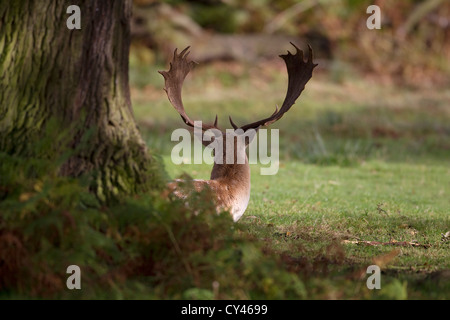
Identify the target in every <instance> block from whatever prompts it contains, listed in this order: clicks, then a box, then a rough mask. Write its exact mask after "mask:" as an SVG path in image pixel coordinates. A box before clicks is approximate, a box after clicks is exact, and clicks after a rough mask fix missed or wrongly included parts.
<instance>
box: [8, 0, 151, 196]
mask: <svg viewBox="0 0 450 320" xmlns="http://www.w3.org/2000/svg"><path fill="white" fill-rule="evenodd" d="M70 5H77V6H79V8H80V9H81V29H80V30H77V29H73V30H69V29H68V27H67V25H66V21H67V19H68V18H69V17H70V16H71V15H72V13H71V12H70V13H67V12H66V11H67V8H68V7H69V6H70ZM131 8H132V6H131V0H114V1H105V0H69V1H64V0H58V1H54V0H45V1H42V0H40V1H37V0H36V1H33V0H18V1H2V3H1V4H0V151H4V152H8V153H11V154H21V155H27V156H36V152H35V151H34V153H33V152H32V151H30V150H32V144H33V143H35V142H36V137H40V134H41V133H42V132H43V131H44V127H45V125H46V124H47V123H49V120H50V119H56V121H57V123H58V124H60V125H61V127H70V128H71V130H70V137H69V141H70V143H69V146H70V148H72V150H73V151H72V152H73V154H72V155H71V156H70V158H69V160H67V161H66V162H65V163H64V164H63V165H62V167H61V173H62V174H64V175H70V176H80V175H81V174H84V173H87V172H89V173H90V174H92V175H93V177H94V181H93V185H92V186H93V188H94V189H95V192H96V194H97V196H98V197H99V199H100V200H109V199H110V198H114V197H115V196H116V195H118V194H120V193H134V192H136V191H138V190H140V188H141V187H143V186H148V183H149V182H151V181H153V182H155V183H159V182H156V180H158V179H157V178H156V176H155V175H154V174H153V172H155V170H154V169H152V167H153V164H154V161H153V160H152V158H151V157H150V156H149V155H148V153H147V148H146V145H145V143H144V141H143V140H142V138H141V136H140V133H139V130H138V128H137V126H136V123H135V120H134V116H133V111H132V108H131V102H130V91H129V86H128V53H129V46H130V28H129V22H130V18H131ZM87 133H89V134H87ZM86 137H88V140H87V141H85V142H84V143H83V146H82V147H81V148H80V144H81V143H82V141H83V140H82V139H85V140H86ZM57 138H58V137H56V136H55V140H57ZM30 152H32V154H30ZM44 152H45V150H44ZM149 180H150V181H149Z"/></svg>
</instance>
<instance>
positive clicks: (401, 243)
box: [342, 240, 431, 249]
mask: <svg viewBox="0 0 450 320" xmlns="http://www.w3.org/2000/svg"><path fill="white" fill-rule="evenodd" d="M342 243H344V244H358V245H359V244H363V245H366V246H398V247H422V248H425V249H427V248H429V247H431V244H422V243H418V242H410V241H395V240H392V241H389V242H380V241H366V240H343V241H342Z"/></svg>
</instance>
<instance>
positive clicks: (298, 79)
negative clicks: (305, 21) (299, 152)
mask: <svg viewBox="0 0 450 320" xmlns="http://www.w3.org/2000/svg"><path fill="white" fill-rule="evenodd" d="M291 44H292V46H294V48H295V49H296V52H295V54H292V53H291V52H289V51H288V53H287V54H284V55H280V57H281V58H282V59H283V60H284V62H285V64H286V68H287V72H288V89H287V93H286V97H285V99H284V101H283V104H282V105H281V108H280V109H278V107H277V108H276V110H275V112H274V113H273V114H272V115H271V116H270V117H268V118H265V119H262V120H259V121H256V122H253V123H249V124H246V125H244V126H242V127H241V129H243V130H244V131H247V130H248V129H250V128H253V129H257V128H259V127H261V126H268V125H270V124H272V123H274V122H276V121H278V120H279V119H281V117H282V116H283V115H284V114H285V113H286V112H287V111H289V109H290V108H291V107H292V106H293V105H294V104H295V101H296V100H297V98H298V97H299V96H300V94H301V93H302V91H303V89H305V85H306V83H307V82H308V81H309V79H311V77H312V71H313V70H314V68H315V67H316V66H317V64H315V63H313V51H312V48H311V46H310V45H308V49H309V53H308V60H307V61H306V62H305V61H304V58H303V51H302V50H300V49H299V48H298V47H297V46H296V45H295V44H293V43H292V42H291Z"/></svg>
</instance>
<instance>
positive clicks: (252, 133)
mask: <svg viewBox="0 0 450 320" xmlns="http://www.w3.org/2000/svg"><path fill="white" fill-rule="evenodd" d="M258 129H259V127H258V128H256V129H248V130H247V131H246V132H245V135H244V139H245V147H248V145H249V144H250V143H252V141H253V139H255V137H256V135H257V134H258Z"/></svg>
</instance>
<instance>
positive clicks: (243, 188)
mask: <svg viewBox="0 0 450 320" xmlns="http://www.w3.org/2000/svg"><path fill="white" fill-rule="evenodd" d="M211 180H212V181H217V183H218V184H219V185H220V190H221V191H220V192H221V193H222V194H221V195H219V197H220V199H223V200H225V202H226V203H224V207H226V208H228V209H229V210H230V212H231V214H232V216H233V220H234V221H237V220H239V218H240V217H241V216H242V215H243V214H244V212H245V210H246V209H247V206H248V202H249V200H250V166H249V164H248V159H247V157H245V163H243V164H217V163H214V167H213V169H212V172H211Z"/></svg>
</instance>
